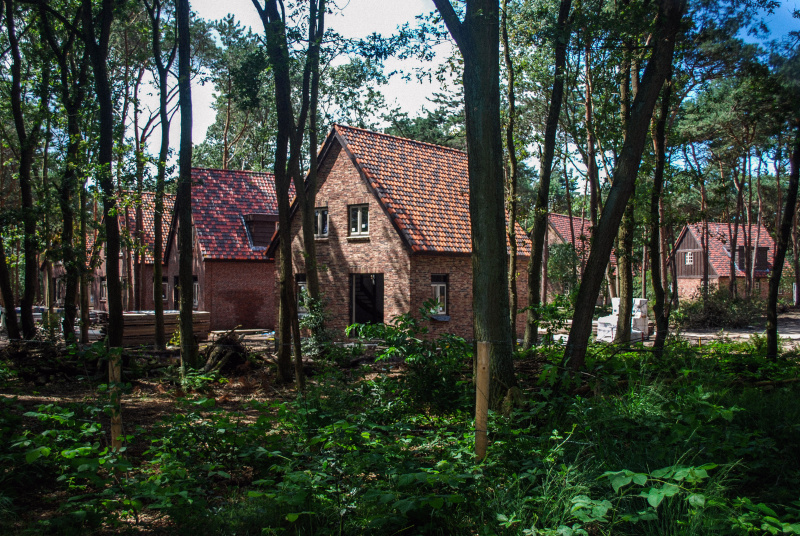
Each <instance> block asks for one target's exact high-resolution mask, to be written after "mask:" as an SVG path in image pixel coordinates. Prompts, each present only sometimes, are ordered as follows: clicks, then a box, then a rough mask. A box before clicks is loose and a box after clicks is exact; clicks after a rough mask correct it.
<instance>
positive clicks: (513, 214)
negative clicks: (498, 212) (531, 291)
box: [501, 0, 569, 339]
mask: <svg viewBox="0 0 800 536" xmlns="http://www.w3.org/2000/svg"><path fill="white" fill-rule="evenodd" d="M507 9H508V2H507V0H503V4H502V12H501V29H502V35H503V59H504V60H505V64H506V73H507V74H506V76H508V89H507V94H506V97H507V98H508V123H507V125H506V151H507V152H508V177H507V179H508V181H507V182H508V298H509V304H508V308H509V320H510V321H511V334H512V337H514V339H516V337H517V303H518V301H519V300H518V297H517V168H518V163H517V149H516V146H515V145H514V129H515V122H516V119H517V118H516V115H517V111H516V108H517V102H516V100H517V99H516V95H515V92H514V89H515V88H514V83H515V73H514V62H513V61H512V59H511V47H510V44H509V39H508V12H507ZM567 199H569V196H567ZM546 269H547V266H545V270H546Z"/></svg>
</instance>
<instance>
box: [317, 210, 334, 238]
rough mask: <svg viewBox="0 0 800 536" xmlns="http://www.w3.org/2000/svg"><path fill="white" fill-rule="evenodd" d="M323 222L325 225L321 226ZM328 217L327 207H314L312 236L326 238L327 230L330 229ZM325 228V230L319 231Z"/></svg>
mask: <svg viewBox="0 0 800 536" xmlns="http://www.w3.org/2000/svg"><path fill="white" fill-rule="evenodd" d="M323 222H324V223H325V225H324V226H323V225H322V224H323ZM330 224H331V222H330V218H329V216H328V207H318V208H315V209H314V237H315V238H327V237H328V231H329V230H330ZM322 229H325V232H321V231H322Z"/></svg>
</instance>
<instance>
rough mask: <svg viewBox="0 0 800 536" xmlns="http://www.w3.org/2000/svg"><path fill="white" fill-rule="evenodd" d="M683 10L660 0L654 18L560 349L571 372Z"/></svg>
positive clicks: (679, 0)
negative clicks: (649, 46) (647, 50)
mask: <svg viewBox="0 0 800 536" xmlns="http://www.w3.org/2000/svg"><path fill="white" fill-rule="evenodd" d="M685 8H686V3H685V1H683V0H660V1H659V2H658V13H657V15H656V17H655V26H656V27H655V31H654V36H653V42H654V43H653V50H652V53H651V56H650V58H649V59H648V61H647V67H645V70H644V74H643V76H642V79H641V82H640V84H639V90H638V91H637V93H636V96H635V98H634V99H633V104H632V106H631V115H630V121H629V123H628V125H627V127H626V129H625V130H626V132H625V142H624V143H623V145H622V150H621V151H620V155H619V158H618V160H617V163H616V166H615V169H614V181H613V185H612V187H611V190H610V191H609V193H608V198H607V200H606V203H605V206H604V207H603V213H602V215H601V216H600V221H599V223H598V225H597V228H596V229H595V232H594V233H593V236H592V249H591V252H590V253H589V258H588V260H587V261H586V269H585V271H584V274H583V279H582V280H581V285H580V287H579V289H578V296H577V298H576V303H575V312H574V314H573V317H572V329H571V330H570V333H569V339H568V340H567V346H566V348H565V349H564V360H563V365H564V366H565V367H568V368H569V369H571V370H573V371H575V370H578V369H580V368H581V367H583V365H584V363H585V360H586V348H587V343H588V341H589V336H590V335H591V332H592V314H593V313H594V303H595V302H596V301H597V296H598V294H599V293H600V284H601V282H602V280H603V277H604V275H605V268H606V265H607V264H608V259H609V258H610V255H611V249H612V246H613V240H614V236H616V234H617V230H618V229H619V224H620V221H621V220H622V215H623V213H624V211H625V207H626V206H627V203H628V199H629V198H630V196H631V192H633V189H634V184H635V181H636V177H637V175H638V172H639V164H640V162H641V158H642V152H643V151H644V145H645V140H646V138H647V133H648V127H649V125H650V120H651V118H652V115H653V109H654V108H655V105H656V101H657V100H658V95H659V93H660V92H661V87H662V86H663V84H664V81H665V80H666V78H667V75H668V73H669V71H670V68H671V65H672V56H673V51H674V49H675V39H676V36H677V34H678V31H679V30H680V25H681V20H682V19H683V13H684V10H685Z"/></svg>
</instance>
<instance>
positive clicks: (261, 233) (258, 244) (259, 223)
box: [242, 214, 278, 249]
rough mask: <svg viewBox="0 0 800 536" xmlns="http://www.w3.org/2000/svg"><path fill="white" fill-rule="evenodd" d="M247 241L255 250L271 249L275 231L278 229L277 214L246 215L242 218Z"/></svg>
mask: <svg viewBox="0 0 800 536" xmlns="http://www.w3.org/2000/svg"><path fill="white" fill-rule="evenodd" d="M242 221H243V222H244V226H245V229H246V230H247V239H248V240H249V242H250V247H251V248H253V249H262V248H267V247H269V244H270V242H271V241H272V236H273V235H274V234H275V229H277V227H278V215H277V214H245V215H243V216H242Z"/></svg>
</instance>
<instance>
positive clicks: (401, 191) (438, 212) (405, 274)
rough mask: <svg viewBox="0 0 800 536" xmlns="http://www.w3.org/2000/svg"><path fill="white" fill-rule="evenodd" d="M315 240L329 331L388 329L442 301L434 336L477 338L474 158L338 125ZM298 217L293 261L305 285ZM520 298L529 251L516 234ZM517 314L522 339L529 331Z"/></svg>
mask: <svg viewBox="0 0 800 536" xmlns="http://www.w3.org/2000/svg"><path fill="white" fill-rule="evenodd" d="M318 181H319V183H318V190H317V197H316V209H315V211H316V214H315V215H316V225H315V242H316V252H317V263H318V267H319V278H320V287H321V292H322V294H323V298H324V300H325V301H326V303H327V311H328V314H329V319H328V321H327V322H328V324H327V325H328V327H330V328H332V329H335V330H338V331H339V332H341V330H343V329H344V328H345V326H347V325H349V324H352V323H354V322H359V323H365V322H388V321H390V320H391V319H392V317H394V316H396V315H399V314H402V313H408V312H410V313H412V314H414V315H415V316H417V315H418V310H419V309H420V308H422V306H423V304H424V303H425V302H429V303H434V300H435V303H436V305H435V306H433V307H432V308H431V309H430V310H429V311H428V315H427V318H426V319H425V324H426V325H427V327H428V328H429V329H430V331H431V333H433V334H439V333H453V334H456V335H459V336H462V337H464V338H467V339H472V338H473V319H472V243H471V237H470V216H469V180H468V172H467V155H466V153H464V152H462V151H458V150H455V149H450V148H448V147H440V146H437V145H432V144H429V143H423V142H418V141H414V140H409V139H404V138H398V137H394V136H389V135H387V134H380V133H377V132H371V131H368V130H363V129H358V128H351V127H344V126H334V128H333V130H332V131H331V133H330V134H329V135H328V137H327V139H326V141H325V144H324V145H323V147H322V149H321V151H320V154H319V167H318ZM299 216H300V215H299V213H297V212H294V213H293V215H292V224H291V225H292V228H291V233H292V255H293V258H292V261H293V266H294V267H295V271H296V272H297V274H296V278H297V280H298V281H299V282H300V285H301V286H302V285H303V284H304V283H303V281H304V280H305V262H306V261H305V258H304V255H303V251H304V248H303V235H302V233H301V232H300V223H301V222H300V217H299ZM517 251H518V255H519V258H518V264H517V271H518V273H519V274H520V277H518V279H517V295H518V297H519V304H518V306H519V308H523V307H525V306H526V303H527V302H526V300H527V278H526V277H525V276H524V274H525V270H526V267H527V263H528V259H529V257H530V251H531V244H530V240H529V239H528V237H527V235H526V233H525V232H524V231H523V230H522V228H521V227H519V226H518V227H517ZM524 321H525V315H519V317H518V321H517V326H516V332H517V334H518V335H521V334H522V333H523V332H524V327H525V326H524Z"/></svg>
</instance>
